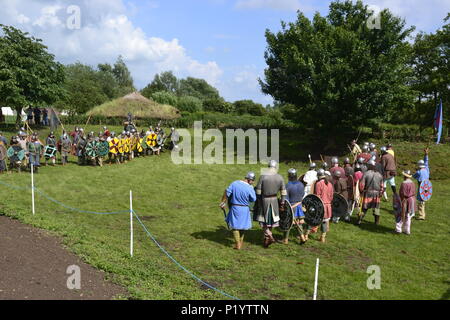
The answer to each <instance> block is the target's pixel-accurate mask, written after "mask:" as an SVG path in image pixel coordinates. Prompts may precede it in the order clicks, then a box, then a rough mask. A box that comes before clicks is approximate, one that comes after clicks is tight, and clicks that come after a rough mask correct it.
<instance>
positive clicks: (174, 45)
mask: <svg viewBox="0 0 450 320" xmlns="http://www.w3.org/2000/svg"><path fill="white" fill-rule="evenodd" d="M330 2H331V0H191V1H181V0H166V1H160V0H37V1H30V0H0V7H1V8H2V11H1V12H0V23H3V24H7V25H14V26H16V27H18V28H20V29H22V30H26V31H28V32H30V33H31V34H33V35H34V36H36V37H38V38H41V39H43V40H44V42H45V44H46V45H47V46H48V47H49V50H50V51H51V52H52V53H54V54H55V55H56V58H57V59H58V60H59V61H61V62H62V63H73V62H76V61H80V62H82V63H86V64H90V65H93V66H95V65H96V64H98V63H103V62H110V63H112V62H114V61H115V59H116V58H117V56H118V55H119V54H121V55H122V56H123V57H124V59H125V61H126V62H127V64H128V65H129V68H130V70H131V72H132V75H133V77H134V79H135V85H136V86H137V87H138V88H139V89H141V88H143V87H144V86H145V85H146V84H147V83H149V82H150V81H151V80H152V79H153V77H154V75H155V74H156V73H158V72H162V71H166V70H173V71H174V72H175V74H176V75H177V76H179V77H186V76H193V77H200V78H204V79H206V80H207V81H208V82H210V83H211V84H212V85H214V86H216V87H217V88H218V89H219V91H220V92H221V94H222V96H224V97H225V98H226V99H227V100H229V101H235V100H239V99H247V98H249V99H253V100H255V101H257V102H260V103H263V104H268V103H271V102H272V99H271V98H270V97H268V96H264V95H263V94H262V93H261V92H260V89H259V85H258V82H257V79H258V77H262V76H263V72H264V68H265V62H264V50H265V47H266V42H265V38H264V32H265V30H266V29H270V30H271V31H277V30H279V29H280V21H281V20H283V21H287V22H289V21H294V20H295V19H296V15H297V14H296V11H297V10H301V11H302V12H304V13H305V14H306V15H307V16H308V17H312V15H313V14H314V12H315V11H319V12H320V13H321V14H322V15H325V14H327V12H328V5H329V3H330ZM365 3H366V4H368V5H373V6H377V7H379V8H386V7H387V8H389V9H390V10H391V11H392V12H394V13H395V14H396V15H399V16H401V17H403V18H405V19H406V21H407V23H408V25H415V26H416V27H417V29H418V30H423V31H425V32H434V31H435V30H436V29H437V28H439V27H440V26H442V21H443V19H444V18H445V16H446V13H447V12H449V11H450V0H428V1H424V0H367V1H365ZM70 5H77V6H79V8H80V13H81V25H80V29H77V30H68V28H67V19H68V18H69V17H70V14H69V13H68V12H67V8H68V7H69V6H70Z"/></svg>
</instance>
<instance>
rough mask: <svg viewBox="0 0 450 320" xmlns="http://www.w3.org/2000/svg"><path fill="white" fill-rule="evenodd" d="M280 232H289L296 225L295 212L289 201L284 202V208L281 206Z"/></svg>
mask: <svg viewBox="0 0 450 320" xmlns="http://www.w3.org/2000/svg"><path fill="white" fill-rule="evenodd" d="M279 223H280V230H281V231H289V230H291V228H292V226H293V225H294V210H293V209H292V206H291V204H290V203H289V201H287V200H285V201H284V207H283V208H281V206H280V222H279Z"/></svg>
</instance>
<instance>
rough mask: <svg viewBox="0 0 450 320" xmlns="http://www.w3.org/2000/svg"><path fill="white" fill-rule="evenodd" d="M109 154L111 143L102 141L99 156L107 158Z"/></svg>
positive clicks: (99, 146) (99, 144)
mask: <svg viewBox="0 0 450 320" xmlns="http://www.w3.org/2000/svg"><path fill="white" fill-rule="evenodd" d="M108 153H109V143H108V142H107V141H100V142H99V143H98V155H99V156H100V157H105V156H107V155H108Z"/></svg>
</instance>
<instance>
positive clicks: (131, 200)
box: [130, 190, 133, 256]
mask: <svg viewBox="0 0 450 320" xmlns="http://www.w3.org/2000/svg"><path fill="white" fill-rule="evenodd" d="M130 255H131V256H133V192H132V191H131V190H130Z"/></svg>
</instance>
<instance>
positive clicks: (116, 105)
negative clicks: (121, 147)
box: [87, 92, 181, 120]
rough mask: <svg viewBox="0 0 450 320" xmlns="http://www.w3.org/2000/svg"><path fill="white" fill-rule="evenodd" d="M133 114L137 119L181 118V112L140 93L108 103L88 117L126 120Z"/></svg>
mask: <svg viewBox="0 0 450 320" xmlns="http://www.w3.org/2000/svg"><path fill="white" fill-rule="evenodd" d="M129 112H131V113H132V114H133V117H134V118H135V119H148V118H151V119H162V120H172V119H177V118H180V117H181V114H180V111H179V110H178V109H177V108H175V107H172V106H169V105H166V104H159V103H156V102H155V101H152V100H150V99H147V98H146V97H144V96H143V95H141V94H140V93H139V92H133V93H130V94H128V95H126V96H124V97H122V98H118V99H115V100H112V101H109V102H106V103H104V104H102V105H100V106H97V107H95V108H94V109H92V110H91V111H89V112H88V113H87V115H88V116H90V115H92V116H97V115H101V116H104V117H108V118H126V117H127V115H128V113H129Z"/></svg>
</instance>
